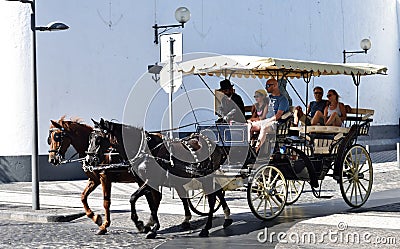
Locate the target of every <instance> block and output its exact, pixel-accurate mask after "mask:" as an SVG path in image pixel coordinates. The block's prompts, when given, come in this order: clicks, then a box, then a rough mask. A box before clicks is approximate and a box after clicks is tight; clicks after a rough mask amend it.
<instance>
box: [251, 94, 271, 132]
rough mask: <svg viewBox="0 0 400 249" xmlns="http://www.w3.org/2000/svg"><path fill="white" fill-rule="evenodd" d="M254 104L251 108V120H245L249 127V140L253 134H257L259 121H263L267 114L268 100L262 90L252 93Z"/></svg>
mask: <svg viewBox="0 0 400 249" xmlns="http://www.w3.org/2000/svg"><path fill="white" fill-rule="evenodd" d="M254 99H255V100H256V103H255V104H254V105H253V106H252V107H251V118H250V119H249V120H247V123H248V126H249V129H248V131H249V139H251V137H252V135H253V134H254V133H255V132H259V131H260V128H261V125H260V120H264V119H265V118H266V116H267V113H268V106H269V99H268V97H267V92H266V91H265V90H264V89H258V90H257V91H256V92H255V93H254Z"/></svg>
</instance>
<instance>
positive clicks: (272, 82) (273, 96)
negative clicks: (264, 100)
mask: <svg viewBox="0 0 400 249" xmlns="http://www.w3.org/2000/svg"><path fill="white" fill-rule="evenodd" d="M265 89H267V92H268V93H270V95H269V99H270V102H271V105H272V107H273V109H274V115H273V116H272V117H270V118H267V119H264V120H262V121H260V122H261V129H260V135H259V137H258V141H257V144H256V151H257V152H258V150H259V149H260V148H261V146H262V145H263V143H264V142H265V139H266V137H267V133H268V132H269V130H270V129H272V127H273V125H274V124H275V122H278V123H279V122H281V121H282V120H281V117H282V115H283V114H284V113H285V112H288V111H289V101H288V99H287V98H286V97H285V96H284V95H282V94H281V92H280V90H279V85H278V81H277V80H276V79H269V80H267V82H266V85H265Z"/></svg>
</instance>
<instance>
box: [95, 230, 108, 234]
mask: <svg viewBox="0 0 400 249" xmlns="http://www.w3.org/2000/svg"><path fill="white" fill-rule="evenodd" d="M106 233H107V229H104V230H101V229H100V230H99V231H97V233H96V235H104V234H106Z"/></svg>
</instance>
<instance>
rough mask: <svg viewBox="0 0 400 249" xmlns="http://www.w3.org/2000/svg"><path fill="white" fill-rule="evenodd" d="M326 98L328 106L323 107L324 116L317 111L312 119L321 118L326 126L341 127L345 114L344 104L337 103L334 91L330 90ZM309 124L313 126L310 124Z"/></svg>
mask: <svg viewBox="0 0 400 249" xmlns="http://www.w3.org/2000/svg"><path fill="white" fill-rule="evenodd" d="M326 97H327V98H328V101H329V105H328V106H326V107H325V110H324V114H322V112H320V111H317V112H316V113H315V116H314V117H315V118H316V119H319V118H323V119H324V124H325V125H327V126H339V127H340V126H342V124H343V121H344V120H345V119H346V117H347V113H346V108H345V106H344V104H343V103H341V102H339V97H340V96H339V94H338V93H337V92H336V91H335V90H333V89H330V90H329V91H328V94H327V95H326ZM313 120H314V119H313ZM311 124H312V125H314V123H312V122H311Z"/></svg>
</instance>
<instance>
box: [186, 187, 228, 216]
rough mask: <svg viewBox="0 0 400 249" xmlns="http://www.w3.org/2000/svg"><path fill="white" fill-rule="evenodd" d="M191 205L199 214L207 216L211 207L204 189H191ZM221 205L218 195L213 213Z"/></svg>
mask: <svg viewBox="0 0 400 249" xmlns="http://www.w3.org/2000/svg"><path fill="white" fill-rule="evenodd" d="M188 200H189V207H190V209H191V210H192V211H193V212H194V213H195V214H197V215H201V216H207V215H208V213H209V211H210V207H209V206H208V198H207V196H206V194H205V193H204V191H203V190H189V199H188ZM219 207H221V202H220V201H219V198H218V196H217V198H216V201H215V207H214V210H213V213H215V212H216V211H217V210H218V209H219Z"/></svg>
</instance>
